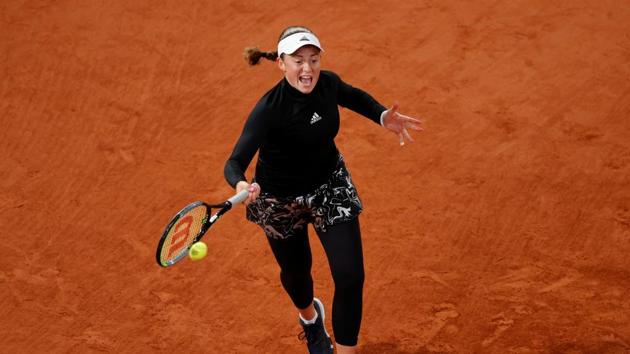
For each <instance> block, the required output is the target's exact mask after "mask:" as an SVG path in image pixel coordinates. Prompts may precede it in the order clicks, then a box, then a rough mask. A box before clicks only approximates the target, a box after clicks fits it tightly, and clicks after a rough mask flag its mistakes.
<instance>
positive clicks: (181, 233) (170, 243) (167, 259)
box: [156, 190, 249, 267]
mask: <svg viewBox="0 0 630 354" xmlns="http://www.w3.org/2000/svg"><path fill="white" fill-rule="evenodd" d="M248 193H249V192H248V191H247V190H242V191H241V192H239V193H238V194H236V195H234V196H233V197H232V198H230V199H228V200H226V201H224V202H223V203H220V204H213V205H210V204H206V203H204V202H202V201H197V202H194V203H191V204H188V205H187V206H186V207H185V208H184V209H182V210H181V211H180V212H179V213H177V214H176V215H175V216H174V217H173V219H172V220H171V222H170V223H169V224H168V226H166V229H164V233H163V234H162V237H161V238H160V242H159V243H158V247H157V254H156V258H157V262H158V264H159V265H160V266H162V267H170V266H172V265H173V264H175V263H177V262H179V261H181V260H182V259H184V258H185V257H186V255H187V254H188V250H190V247H191V246H192V245H193V244H194V243H195V242H198V241H199V240H201V238H202V237H203V235H204V234H205V233H206V231H208V229H209V228H210V226H212V225H213V224H214V223H215V222H217V220H219V218H220V217H221V216H222V215H223V214H225V213H226V212H228V211H229V210H230V209H232V206H234V205H235V204H238V203H240V202H242V201H244V200H245V199H247V194H248ZM212 209H218V210H217V211H216V212H215V213H214V214H212Z"/></svg>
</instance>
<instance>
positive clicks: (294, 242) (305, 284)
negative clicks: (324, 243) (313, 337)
mask: <svg viewBox="0 0 630 354" xmlns="http://www.w3.org/2000/svg"><path fill="white" fill-rule="evenodd" d="M267 240H268V241H269V245H270V246H271V251H272V252H273V255H274V256H275V258H276V261H277V262H278V265H279V266H280V281H281V283H282V287H283V288H284V290H285V291H286V292H287V294H289V297H290V298H291V301H293V304H294V305H295V307H297V308H298V310H299V311H300V314H302V317H304V318H305V319H310V318H313V317H314V316H315V310H314V308H313V278H312V277H311V264H312V256H311V247H310V244H309V242H308V232H307V229H306V227H305V228H304V230H303V231H300V232H298V233H296V234H295V235H294V236H291V237H289V238H288V239H285V240H280V239H272V238H269V237H267Z"/></svg>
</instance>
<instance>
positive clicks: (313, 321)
mask: <svg viewBox="0 0 630 354" xmlns="http://www.w3.org/2000/svg"><path fill="white" fill-rule="evenodd" d="M298 315H299V316H300V319H301V320H302V322H303V323H304V324H306V325H312V324H313V323H315V321H317V317H319V315H318V313H317V311H315V317H313V319H311V320H305V319H304V317H302V314H301V313H298Z"/></svg>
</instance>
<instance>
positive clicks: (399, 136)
mask: <svg viewBox="0 0 630 354" xmlns="http://www.w3.org/2000/svg"><path fill="white" fill-rule="evenodd" d="M398 142H399V144H400V146H403V145H405V138H403V135H402V134H398Z"/></svg>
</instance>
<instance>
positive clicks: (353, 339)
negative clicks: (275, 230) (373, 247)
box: [267, 217, 365, 346]
mask: <svg viewBox="0 0 630 354" xmlns="http://www.w3.org/2000/svg"><path fill="white" fill-rule="evenodd" d="M317 235H318V236H319V239H320V241H321V243H322V245H323V247H324V251H325V252H326V257H327V258H328V264H329V265H330V270H331V272H332V277H333V281H334V283H335V296H334V299H333V307H332V327H333V333H334V334H335V341H336V342H337V343H339V344H342V345H348V346H353V345H356V344H357V341H358V336H359V328H360V327H361V309H362V306H363V281H364V278H365V275H364V270H363V251H362V247H361V231H360V229H359V218H358V217H357V218H355V219H352V220H350V221H347V222H345V223H342V224H337V225H333V226H328V227H327V228H326V232H318V233H317ZM267 240H268V241H269V245H271V250H272V251H273V254H274V256H275V257H276V260H277V261H278V264H279V265H280V280H281V282H282V286H283V287H284V289H285V290H286V292H287V293H288V294H289V296H290V297H291V300H292V301H293V304H294V305H295V306H296V307H297V308H298V309H305V308H307V307H308V306H309V305H310V304H311V302H312V301H313V278H312V277H311V264H312V256H311V247H310V245H309V241H308V231H307V228H306V227H304V229H303V230H302V231H301V232H299V233H297V234H296V235H294V236H292V237H290V238H288V239H284V240H283V239H272V238H269V237H267Z"/></svg>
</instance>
